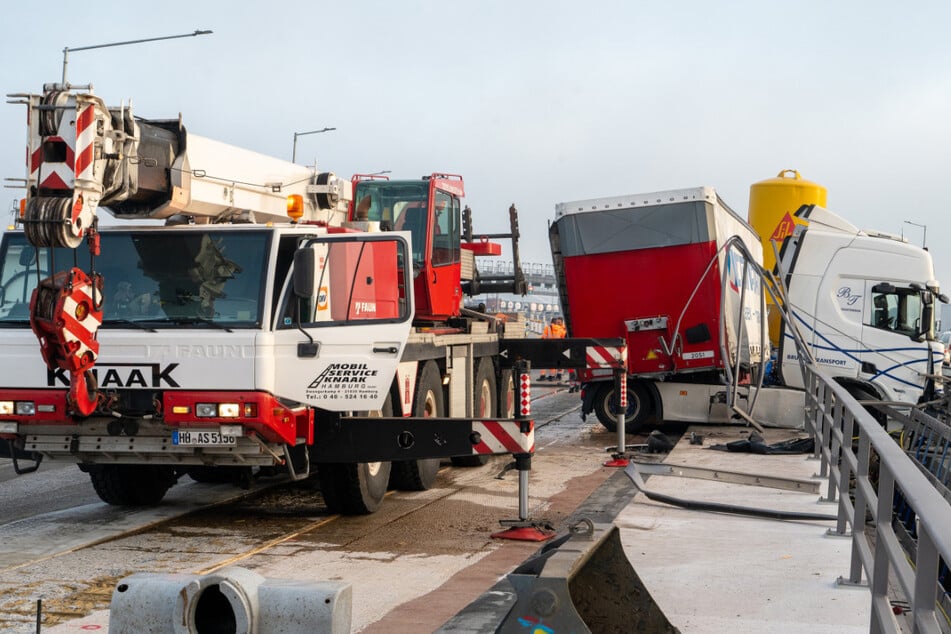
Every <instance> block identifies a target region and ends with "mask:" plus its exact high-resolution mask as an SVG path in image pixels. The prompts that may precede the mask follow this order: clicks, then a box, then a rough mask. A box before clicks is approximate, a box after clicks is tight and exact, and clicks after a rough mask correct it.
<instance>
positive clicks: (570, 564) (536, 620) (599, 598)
mask: <svg viewBox="0 0 951 634" xmlns="http://www.w3.org/2000/svg"><path fill="white" fill-rule="evenodd" d="M508 580H509V582H510V583H511V584H512V586H513V587H514V588H515V592H516V595H517V598H516V602H515V605H514V606H513V607H512V609H511V611H509V613H508V614H507V615H506V617H505V619H504V620H503V621H502V624H501V625H500V626H499V628H498V630H497V631H498V632H501V633H503V634H506V633H513V634H514V633H522V634H524V632H526V631H533V632H665V633H676V632H679V630H678V629H677V628H675V627H674V626H673V625H671V624H670V621H669V620H668V619H667V617H666V616H665V615H664V613H663V612H662V611H661V609H660V608H659V607H658V606H657V604H656V603H655V602H654V599H653V597H651V595H650V592H648V591H647V588H646V587H644V584H643V583H642V582H641V580H640V577H638V575H637V573H636V572H635V571H634V568H633V567H632V566H631V564H630V562H629V561H628V560H627V557H626V556H625V555H624V550H623V548H622V547H621V538H620V534H619V532H618V529H617V527H616V526H614V525H612V524H595V523H593V522H591V521H590V520H587V519H583V520H581V521H580V522H578V523H577V524H575V525H574V526H573V527H572V528H571V530H570V532H569V534H568V535H566V536H563V537H561V538H559V539H557V540H555V541H553V542H551V543H550V544H547V545H546V546H544V547H543V548H541V549H540V550H539V551H538V553H537V554H535V555H534V556H533V557H532V558H530V559H528V560H527V561H526V562H525V563H523V564H522V565H521V566H519V567H518V568H516V569H515V571H514V572H512V573H511V574H509V575H508Z"/></svg>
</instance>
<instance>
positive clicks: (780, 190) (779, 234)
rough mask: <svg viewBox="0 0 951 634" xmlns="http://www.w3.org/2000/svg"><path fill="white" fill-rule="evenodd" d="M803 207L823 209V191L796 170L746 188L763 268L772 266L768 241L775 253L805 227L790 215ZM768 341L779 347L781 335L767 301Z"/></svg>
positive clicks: (775, 317) (824, 203) (771, 255)
mask: <svg viewBox="0 0 951 634" xmlns="http://www.w3.org/2000/svg"><path fill="white" fill-rule="evenodd" d="M803 205H819V206H820V207H825V206H826V188H825V187H823V186H822V185H818V184H816V183H813V182H811V181H807V180H805V179H804V178H802V176H800V175H799V172H798V171H797V170H791V169H787V170H783V171H781V172H780V173H779V174H777V175H776V178H767V179H766V180H763V181H760V182H758V183H753V184H752V185H750V211H749V217H748V219H749V223H750V224H751V225H752V226H753V228H754V229H755V230H756V232H757V233H758V234H759V236H760V240H762V242H763V267H764V268H765V269H766V270H767V271H771V270H772V269H773V267H774V266H775V265H776V256H775V254H774V253H773V246H772V244H771V242H772V241H775V242H776V250H777V251H778V250H779V248H780V247H781V246H782V243H783V238H785V237H787V236H790V235H792V232H793V229H795V225H797V224H807V223H806V221H804V220H800V219H798V218H796V217H795V216H794V215H793V214H795V213H796V210H797V209H799V208H800V207H802V206H803ZM768 301H769V304H770V305H769V306H768V307H767V308H768V311H769V340H770V342H771V343H772V344H773V346H777V345H779V338H780V336H781V335H782V323H781V320H780V315H779V312H778V311H777V310H775V309H774V308H773V306H772V299H771V298H770V299H769V300H768Z"/></svg>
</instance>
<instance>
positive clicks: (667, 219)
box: [558, 201, 713, 257]
mask: <svg viewBox="0 0 951 634" xmlns="http://www.w3.org/2000/svg"><path fill="white" fill-rule="evenodd" d="M712 210H713V207H712V205H710V204H708V203H705V202H702V201H696V202H681V203H671V204H665V205H653V206H647V207H638V208H622V209H607V210H603V211H590V212H585V213H579V214H571V215H567V216H562V217H561V218H560V219H559V220H558V222H559V225H560V227H561V228H560V234H561V251H562V253H563V254H564V255H565V256H569V257H570V256H574V255H595V254H598V253H613V252H616V251H630V250H633V249H647V248H650V247H670V246H676V245H681V244H695V243H698V242H707V241H709V240H711V239H712V238H711V237H710V236H711V235H712V232H711V231H710V228H709V222H710V220H709V216H710V213H712Z"/></svg>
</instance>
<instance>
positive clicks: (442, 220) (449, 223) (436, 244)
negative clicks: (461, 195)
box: [431, 190, 460, 266]
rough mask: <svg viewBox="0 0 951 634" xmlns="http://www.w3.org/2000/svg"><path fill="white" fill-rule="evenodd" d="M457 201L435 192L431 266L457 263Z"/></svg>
mask: <svg viewBox="0 0 951 634" xmlns="http://www.w3.org/2000/svg"><path fill="white" fill-rule="evenodd" d="M459 205H460V203H459V199H458V198H455V197H453V196H450V195H449V194H447V193H445V192H441V191H438V190H437V191H436V196H435V201H434V203H433V216H434V221H433V227H434V229H433V251H432V255H431V261H432V263H433V266H442V265H445V264H452V263H454V262H458V261H459V248H460V247H459V243H460V235H459Z"/></svg>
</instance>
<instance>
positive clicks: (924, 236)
mask: <svg viewBox="0 0 951 634" xmlns="http://www.w3.org/2000/svg"><path fill="white" fill-rule="evenodd" d="M905 224H906V225H912V226H915V227H921V230H922V233H921V248H922V249H924V248H925V244H926V243H927V242H928V225H922V224H918V223H917V222H912V221H911V220H906V221H905Z"/></svg>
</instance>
